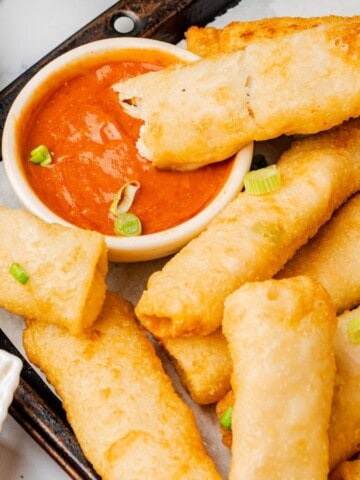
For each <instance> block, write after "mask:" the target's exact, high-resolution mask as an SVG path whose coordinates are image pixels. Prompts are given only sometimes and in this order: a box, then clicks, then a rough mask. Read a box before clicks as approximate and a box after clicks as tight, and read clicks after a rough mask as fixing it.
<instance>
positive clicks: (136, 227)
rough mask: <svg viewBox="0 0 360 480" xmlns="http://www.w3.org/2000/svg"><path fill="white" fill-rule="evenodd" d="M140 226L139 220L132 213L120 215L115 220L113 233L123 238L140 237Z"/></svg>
mask: <svg viewBox="0 0 360 480" xmlns="http://www.w3.org/2000/svg"><path fill="white" fill-rule="evenodd" d="M141 231H142V226H141V222H140V220H139V218H138V217H137V216H136V215H134V214H133V213H121V214H120V215H118V216H117V217H116V220H115V233H117V234H118V235H123V236H124V237H135V236H137V235H141Z"/></svg>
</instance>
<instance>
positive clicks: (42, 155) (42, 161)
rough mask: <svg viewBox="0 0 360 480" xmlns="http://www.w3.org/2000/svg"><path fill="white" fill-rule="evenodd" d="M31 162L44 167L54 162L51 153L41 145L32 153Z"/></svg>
mask: <svg viewBox="0 0 360 480" xmlns="http://www.w3.org/2000/svg"><path fill="white" fill-rule="evenodd" d="M30 162H31V163H35V164H37V165H41V166H42V167H44V166H45V165H49V163H51V162H52V158H51V153H50V152H49V150H48V149H47V147H45V145H39V146H38V147H36V148H34V150H31V152H30Z"/></svg>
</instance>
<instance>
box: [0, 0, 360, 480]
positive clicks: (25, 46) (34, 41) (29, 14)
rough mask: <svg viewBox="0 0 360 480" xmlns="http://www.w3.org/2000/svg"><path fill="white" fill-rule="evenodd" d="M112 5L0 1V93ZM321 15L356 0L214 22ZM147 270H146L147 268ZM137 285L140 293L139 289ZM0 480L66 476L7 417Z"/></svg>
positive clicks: (3, 194)
mask: <svg viewBox="0 0 360 480" xmlns="http://www.w3.org/2000/svg"><path fill="white" fill-rule="evenodd" d="M114 3H115V2H114V0H75V1H74V0H62V1H61V2H53V1H49V0H31V1H29V0H0V90H1V89H2V88H4V87H5V86H6V85H7V84H8V83H10V82H11V81H12V80H14V79H15V78H16V77H17V76H18V75H20V74H21V73H22V72H23V71H24V70H26V69H27V68H28V67H29V66H31V65H32V64H33V63H34V62H36V61H37V60H38V59H40V58H41V57H42V56H43V55H45V54H46V53H47V52H48V51H50V50H51V49H53V48H54V47H55V46H56V45H58V44H59V43H61V42H62V41H63V40H65V39H66V38H67V37H68V36H69V35H71V34H72V33H74V32H75V31H76V30H78V29H79V28H80V27H82V26H83V25H84V24H86V23H87V22H88V21H90V20H91V19H92V18H94V17H95V16H97V15H98V14H99V13H101V12H102V11H104V10H105V9H107V8H108V7H109V6H111V5H112V4H114ZM326 14H342V15H359V14H360V1H359V0H341V1H339V0H321V1H319V0H301V1H296V0H242V1H241V2H240V3H239V5H238V6H237V7H234V8H233V9H231V10H229V11H228V13H227V14H225V15H223V16H222V17H221V18H217V19H216V21H215V22H214V24H215V25H216V26H220V27H221V26H223V25H225V24H226V23H228V22H229V21H232V20H252V19H258V18H262V17H270V16H283V15H289V16H306V17H308V16H314V15H326ZM0 203H1V204H5V205H8V206H11V207H17V206H19V203H18V201H17V200H16V198H15V196H14V194H13V192H12V190H11V188H10V186H9V184H8V183H7V180H6V178H5V174H4V170H3V165H2V164H0ZM148 268H149V269H151V268H152V265H151V264H150V265H149V267H148ZM115 270H116V269H115ZM115 270H114V269H113V271H112V273H111V276H110V277H109V283H110V286H111V285H112V283H113V284H115V283H116V281H117V275H119V273H116V271H115ZM122 272H125V273H126V275H128V277H129V278H130V282H129V284H131V278H135V277H136V275H137V273H136V271H134V270H132V268H131V266H126V267H124V269H123V270H122ZM132 276H133V277H132ZM137 287H138V289H141V285H138V286H137ZM125 293H126V292H125ZM0 326H1V327H2V328H3V329H4V330H5V332H6V333H7V334H8V335H9V336H10V337H11V339H12V340H13V341H14V342H15V343H16V345H17V346H18V348H20V350H22V348H21V340H20V338H21V328H22V319H20V318H18V317H15V316H12V315H9V314H7V313H6V312H4V311H3V310H0ZM0 479H4V480H18V479H24V480H66V479H69V477H68V475H66V474H65V473H64V472H63V471H62V470H61V469H60V468H59V467H58V466H57V465H56V464H55V462H54V461H53V460H52V459H51V458H50V457H49V456H48V455H47V454H46V453H45V452H44V451H43V450H42V449H41V448H40V447H39V446H38V445H37V444H36V443H35V442H34V441H33V440H32V439H31V438H30V437H29V436H28V435H27V434H26V433H25V432H24V431H23V430H22V429H21V428H20V427H19V426H18V425H17V423H16V422H15V421H14V420H13V419H12V418H11V417H8V418H7V420H6V421H5V424H4V427H3V430H2V432H1V434H0ZM119 480H120V479H119Z"/></svg>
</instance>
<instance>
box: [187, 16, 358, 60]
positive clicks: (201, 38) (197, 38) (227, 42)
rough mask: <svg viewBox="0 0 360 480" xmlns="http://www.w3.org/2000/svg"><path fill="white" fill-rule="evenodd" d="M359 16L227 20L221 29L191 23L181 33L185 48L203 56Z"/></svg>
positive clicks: (231, 50) (351, 19)
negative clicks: (183, 32)
mask: <svg viewBox="0 0 360 480" xmlns="http://www.w3.org/2000/svg"><path fill="white" fill-rule="evenodd" d="M359 20H360V17H358V16H354V17H342V16H336V15H328V16H323V17H310V18H304V17H272V18H263V19H260V20H253V21H250V22H231V23H229V24H228V25H226V26H225V27H224V28H222V29H218V28H214V27H197V26H192V27H190V28H189V29H188V30H187V31H186V32H185V38H186V41H187V49H188V50H190V51H191V52H193V53H195V54H196V55H199V57H207V56H209V55H216V54H219V53H228V52H236V51H237V50H241V49H243V48H245V47H246V46H247V45H248V44H249V43H251V42H254V41H258V40H264V39H276V38H278V37H280V36H282V35H287V34H289V33H295V32H298V31H301V30H307V29H311V28H314V27H317V26H319V25H324V24H333V23H335V24H336V23H343V22H348V23H354V22H359Z"/></svg>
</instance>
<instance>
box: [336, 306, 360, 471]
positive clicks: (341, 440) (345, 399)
mask: <svg viewBox="0 0 360 480" xmlns="http://www.w3.org/2000/svg"><path fill="white" fill-rule="evenodd" d="M356 318H359V319H360V307H358V308H356V309H355V310H352V311H348V312H345V313H344V314H342V315H340V316H339V317H338V327H337V330H336V334H335V339H334V348H335V359H336V368H337V374H336V380H335V392H334V401H333V406H332V413H331V419H330V427H329V439H330V468H331V469H333V468H334V467H336V466H337V465H338V464H339V463H340V462H342V461H344V460H348V459H349V458H350V457H352V456H353V455H354V454H355V453H357V452H358V451H360V343H353V342H352V341H351V340H350V338H349V335H348V329H349V328H351V322H353V321H354V319H356ZM349 324H350V327H349Z"/></svg>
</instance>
